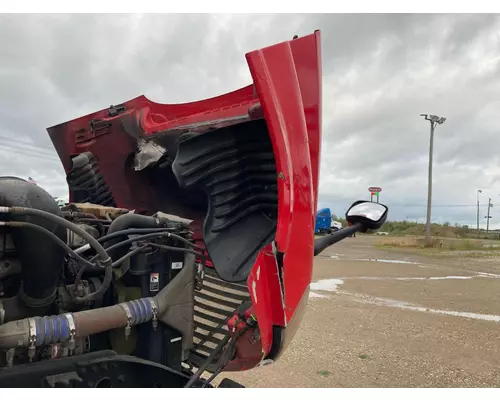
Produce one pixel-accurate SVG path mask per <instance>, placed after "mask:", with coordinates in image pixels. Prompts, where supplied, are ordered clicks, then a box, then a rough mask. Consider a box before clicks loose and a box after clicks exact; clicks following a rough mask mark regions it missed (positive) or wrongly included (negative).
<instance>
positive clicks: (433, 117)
mask: <svg viewBox="0 0 500 400" xmlns="http://www.w3.org/2000/svg"><path fill="white" fill-rule="evenodd" d="M420 116H421V117H425V119H426V121H429V122H430V123H431V138H430V145H429V177H428V179H429V183H428V189H427V223H426V227H425V242H426V243H427V244H430V242H431V204H432V155H433V150H434V149H433V147H434V129H435V127H436V124H439V125H441V124H442V123H444V121H446V118H444V117H438V116H437V115H428V114H420Z"/></svg>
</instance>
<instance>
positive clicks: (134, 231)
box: [75, 228, 172, 254]
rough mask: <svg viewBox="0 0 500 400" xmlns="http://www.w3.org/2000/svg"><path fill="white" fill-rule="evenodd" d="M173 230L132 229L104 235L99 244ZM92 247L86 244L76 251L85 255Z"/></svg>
mask: <svg viewBox="0 0 500 400" xmlns="http://www.w3.org/2000/svg"><path fill="white" fill-rule="evenodd" d="M171 229H172V228H131V229H124V230H122V231H117V232H114V233H109V234H107V235H104V236H102V237H100V238H99V239H97V241H98V242H99V243H104V242H107V241H108V240H111V239H114V238H116V237H119V236H127V235H134V234H142V233H154V232H168V231H170V230H171ZM90 249H91V247H90V245H88V244H86V245H84V246H82V247H79V248H77V249H76V250H75V251H76V252H77V253H78V254H80V253H83V252H85V251H87V250H90Z"/></svg>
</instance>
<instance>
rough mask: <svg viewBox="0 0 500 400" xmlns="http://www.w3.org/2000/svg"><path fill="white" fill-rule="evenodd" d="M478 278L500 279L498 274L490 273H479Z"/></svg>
mask: <svg viewBox="0 0 500 400" xmlns="http://www.w3.org/2000/svg"><path fill="white" fill-rule="evenodd" d="M478 276H482V277H484V278H500V275H498V274H489V273H488V272H478Z"/></svg>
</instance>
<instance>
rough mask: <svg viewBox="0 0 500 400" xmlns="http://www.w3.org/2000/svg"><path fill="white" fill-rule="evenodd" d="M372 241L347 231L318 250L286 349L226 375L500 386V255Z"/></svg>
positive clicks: (326, 383) (345, 383) (321, 383)
mask: <svg viewBox="0 0 500 400" xmlns="http://www.w3.org/2000/svg"><path fill="white" fill-rule="evenodd" d="M376 242H377V238H372V237H366V236H365V237H363V236H358V237H356V238H349V239H346V240H344V241H343V242H341V243H339V244H338V245H336V246H333V247H332V248H330V249H329V250H328V251H326V252H325V254H323V255H322V257H317V258H316V260H315V266H314V273H313V284H312V286H311V290H312V293H313V294H312V296H314V297H311V298H310V299H309V304H308V310H307V313H306V315H305V318H304V320H303V322H302V325H301V327H300V329H299V331H298V333H297V335H296V336H295V338H294V341H293V342H292V344H291V345H290V347H289V348H288V349H287V351H286V353H285V354H284V355H283V356H282V358H281V359H280V360H278V362H276V363H275V364H273V365H269V366H265V367H262V368H256V369H253V370H250V371H246V372H241V373H228V374H225V376H226V377H229V378H231V379H234V380H236V381H237V382H240V383H242V384H243V385H245V386H247V387H499V386H500V361H499V360H500V259H499V260H492V259H487V260H484V259H473V258H471V257H469V258H462V259H455V258H450V259H443V258H442V257H441V258H439V259H434V258H430V257H424V256H421V255H412V254H408V253H406V252H401V253H399V254H398V253H397V252H394V251H391V252H388V251H382V250H379V249H377V248H375V247H374V244H375V243H376ZM495 261H496V262H495Z"/></svg>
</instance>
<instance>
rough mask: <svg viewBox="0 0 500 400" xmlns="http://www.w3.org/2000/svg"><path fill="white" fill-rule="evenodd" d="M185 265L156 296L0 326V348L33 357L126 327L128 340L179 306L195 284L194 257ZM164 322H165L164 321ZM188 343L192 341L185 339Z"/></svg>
mask: <svg viewBox="0 0 500 400" xmlns="http://www.w3.org/2000/svg"><path fill="white" fill-rule="evenodd" d="M188 257H191V260H189V261H187V262H185V267H184V268H183V269H182V270H181V271H180V272H179V274H178V275H177V276H176V277H175V278H174V279H173V280H172V281H171V282H170V283H169V284H168V285H166V286H165V287H164V288H163V289H162V290H161V291H160V292H159V293H158V294H157V295H156V296H154V297H146V298H140V299H137V300H132V301H127V302H124V303H119V304H116V305H114V306H110V307H104V308H96V309H93V310H85V311H79V312H75V313H66V314H60V315H52V316H45V317H32V318H25V319H21V320H16V321H11V322H7V323H5V324H3V325H0V348H1V349H11V348H20V347H24V348H28V349H29V354H28V355H29V356H30V357H31V358H32V357H33V355H34V352H35V350H36V347H39V346H46V345H50V344H56V343H62V344H63V345H67V346H68V347H69V349H70V350H72V349H74V346H75V338H83V337H88V336H90V335H94V334H97V333H101V332H106V331H110V330H113V329H116V328H125V338H128V336H129V335H130V328H131V327H132V326H134V325H138V324H143V323H145V322H148V321H152V323H153V329H156V327H157V326H158V320H159V319H162V318H163V317H164V316H165V315H167V313H168V312H169V309H170V307H171V306H172V307H176V306H177V305H178V304H179V303H178V297H179V293H180V292H179V291H183V290H185V289H186V287H187V286H186V284H188V283H189V284H190V285H193V282H194V279H195V277H194V275H195V263H194V257H192V256H191V255H189V256H186V259H187V258H188ZM162 320H163V319H162ZM184 339H185V340H189V337H188V336H186V337H185V338H184Z"/></svg>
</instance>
